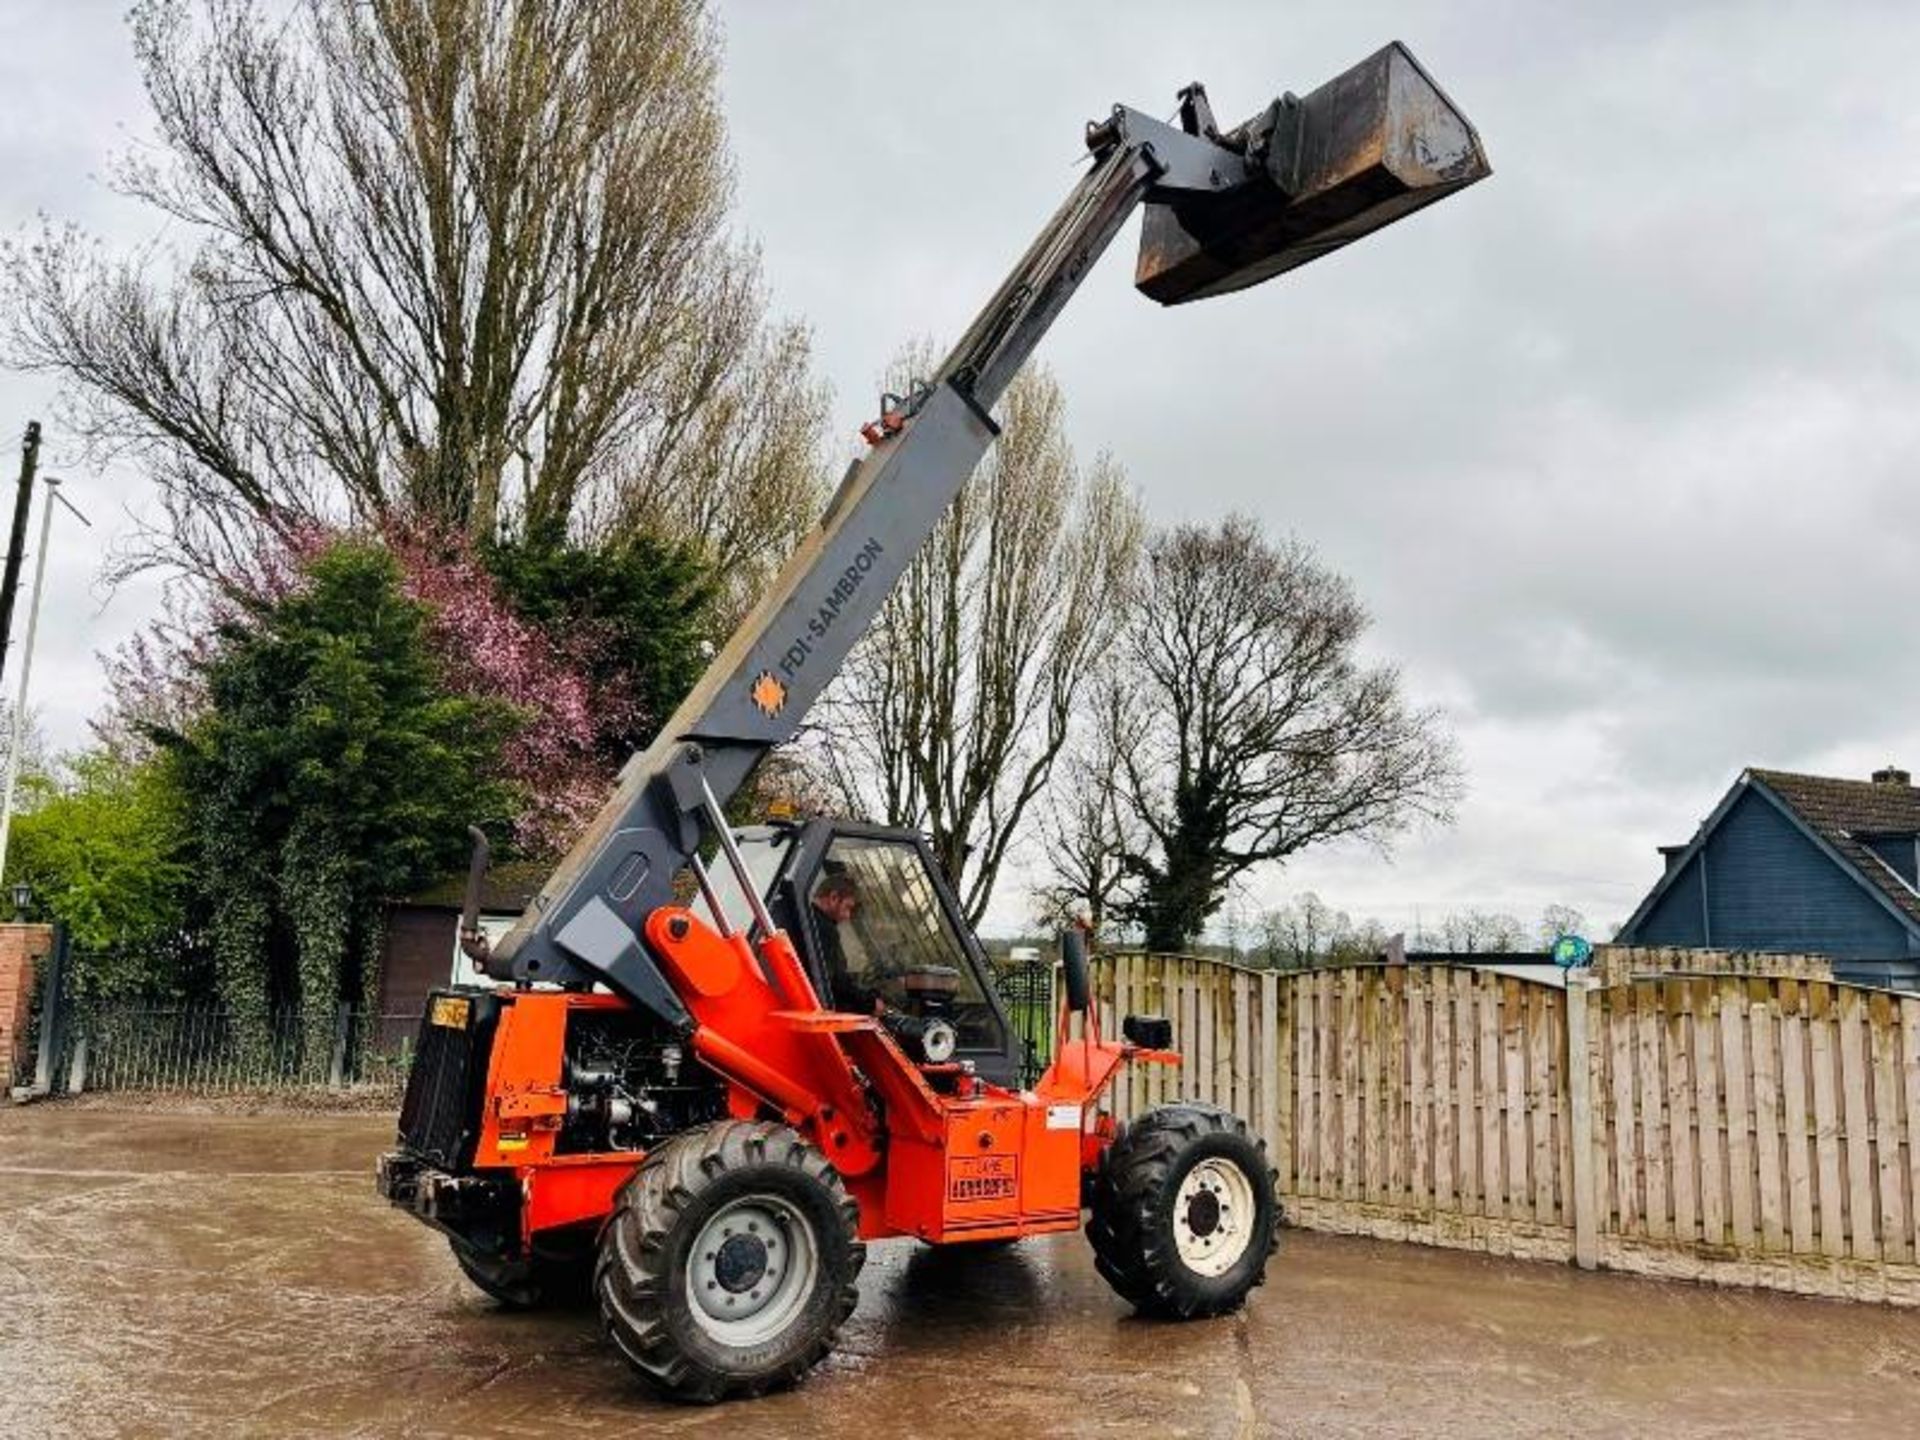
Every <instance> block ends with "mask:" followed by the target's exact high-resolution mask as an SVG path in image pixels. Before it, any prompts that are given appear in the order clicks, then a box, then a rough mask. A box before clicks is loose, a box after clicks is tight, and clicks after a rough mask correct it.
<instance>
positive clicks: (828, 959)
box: [813, 861, 880, 1015]
mask: <svg viewBox="0 0 1920 1440" xmlns="http://www.w3.org/2000/svg"><path fill="white" fill-rule="evenodd" d="M859 913H860V888H859V886H857V885H855V884H854V883H853V877H852V876H851V875H849V874H848V873H847V872H846V871H845V870H844V869H842V868H840V867H837V866H835V865H834V864H833V862H831V861H829V862H828V863H827V869H826V873H825V874H824V875H822V876H821V878H820V883H819V884H818V885H816V886H815V887H814V890H813V931H814V934H815V935H816V936H818V937H819V942H820V968H821V970H822V972H824V973H825V975H826V977H827V985H828V987H829V988H830V989H831V990H832V991H833V1000H832V1003H833V1006H834V1008H835V1009H838V1010H842V1011H846V1012H848V1013H851V1014H855V1015H871V1014H872V1013H873V1007H874V1002H875V1001H876V1000H878V999H880V995H879V993H878V992H877V991H875V990H872V989H869V988H868V987H867V986H866V985H865V984H863V983H862V980H863V978H864V977H863V976H862V975H861V974H860V973H859V970H857V969H856V967H855V966H854V965H853V964H852V963H851V962H850V961H849V960H848V958H847V944H846V937H845V936H844V935H843V934H842V933H841V927H842V926H844V925H850V924H852V923H853V917H854V916H855V915H857V914H859ZM854 943H855V944H856V945H858V944H859V943H860V942H859V939H858V937H857V936H856V937H855V939H854ZM863 948H864V947H863Z"/></svg>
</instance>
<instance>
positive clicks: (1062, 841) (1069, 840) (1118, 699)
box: [1034, 675, 1148, 941]
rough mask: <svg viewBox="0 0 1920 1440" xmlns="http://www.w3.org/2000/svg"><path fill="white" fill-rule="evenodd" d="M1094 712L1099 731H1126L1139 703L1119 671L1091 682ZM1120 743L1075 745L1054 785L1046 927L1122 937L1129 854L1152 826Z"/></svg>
mask: <svg viewBox="0 0 1920 1440" xmlns="http://www.w3.org/2000/svg"><path fill="white" fill-rule="evenodd" d="M1087 689H1088V691H1089V692H1090V698H1091V705H1090V707H1089V708H1090V709H1091V710H1092V712H1093V713H1092V714H1091V715H1089V716H1087V717H1085V718H1084V721H1083V723H1082V725H1081V728H1082V730H1083V732H1084V733H1085V734H1088V735H1091V736H1093V737H1105V736H1112V735H1115V734H1117V733H1121V732H1122V730H1123V729H1124V727H1125V725H1126V724H1127V720H1128V717H1129V715H1130V714H1131V707H1130V706H1129V705H1128V704H1127V699H1126V695H1125V691H1124V689H1123V688H1122V686H1121V685H1120V684H1119V683H1116V681H1115V679H1114V677H1112V676H1111V675H1108V676H1105V677H1103V678H1102V679H1101V680H1099V681H1097V682H1096V683H1094V684H1091V685H1089V686H1088V687H1087ZM1122 779H1123V777H1122V774H1121V766H1120V747H1118V746H1116V745H1114V744H1111V743H1100V741H1099V740H1098V739H1097V738H1096V739H1095V741H1094V743H1090V744H1089V743H1083V744H1080V745H1078V746H1070V748H1069V750H1068V751H1067V753H1066V755H1065V760H1064V764H1063V765H1062V766H1061V767H1060V768H1059V769H1058V770H1057V771H1056V774H1055V777H1054V779H1053V782H1052V784H1051V785H1049V787H1048V793H1047V802H1046V819H1045V823H1044V826H1043V828H1042V835H1043V837H1044V846H1045V852H1044V853H1045V856H1046V868H1045V871H1044V873H1043V878H1042V879H1041V880H1040V881H1039V883H1038V884H1037V885H1036V886H1035V888H1034V901H1035V910H1036V915H1037V918H1038V919H1039V921H1040V922H1041V924H1042V925H1043V926H1044V927H1045V928H1049V929H1054V928H1062V927H1064V926H1066V925H1070V924H1084V925H1085V926H1086V928H1087V931H1088V933H1089V934H1090V935H1091V936H1092V937H1093V938H1094V939H1095V940H1096V941H1103V940H1112V939H1116V938H1118V932H1119V931H1120V930H1121V929H1122V922H1121V920H1120V916H1119V911H1120V906H1121V904H1122V902H1123V901H1124V900H1125V898H1126V895H1127V886H1128V874H1127V869H1126V865H1125V863H1124V861H1123V858H1122V857H1123V856H1125V855H1126V854H1128V853H1129V852H1132V851H1136V850H1138V849H1140V848H1141V847H1142V846H1143V845H1145V844H1146V843H1147V838H1148V837H1147V835H1146V832H1145V829H1144V827H1143V826H1142V825H1141V824H1140V822H1139V820H1138V819H1137V818H1136V817H1135V815H1134V813H1133V809H1132V807H1131V806H1129V805H1127V804H1126V803H1124V799H1123V796H1124V794H1125V791H1124V788H1123V786H1122Z"/></svg>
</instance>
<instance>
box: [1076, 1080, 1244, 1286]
mask: <svg viewBox="0 0 1920 1440" xmlns="http://www.w3.org/2000/svg"><path fill="white" fill-rule="evenodd" d="M1277 1178H1278V1177H1277V1176H1276V1175H1275V1173H1274V1171H1273V1169H1272V1167H1271V1166H1269V1165H1268V1164H1267V1155H1266V1148H1265V1146H1263V1145H1262V1144H1261V1143H1260V1142H1259V1141H1257V1140H1256V1139H1254V1138H1253V1136H1252V1134H1250V1133H1249V1131H1248V1129H1247V1124H1246V1122H1245V1121H1244V1120H1242V1119H1240V1118H1239V1116H1237V1115H1233V1114H1230V1113H1229V1112H1227V1111H1225V1110H1221V1109H1218V1108H1216V1107H1214V1106H1212V1105H1197V1104H1180V1105H1168V1106H1164V1107H1162V1108H1161V1109H1158V1110H1153V1111H1149V1112H1148V1113H1147V1114H1145V1115H1143V1116H1141V1117H1140V1119H1138V1120H1136V1121H1134V1122H1133V1123H1132V1124H1130V1125H1125V1126H1122V1127H1121V1130H1120V1133H1119V1134H1118V1135H1116V1136H1115V1137H1114V1140H1113V1143H1112V1144H1111V1145H1109V1146H1108V1147H1107V1153H1106V1154H1105V1155H1104V1156H1103V1157H1101V1161H1100V1166H1099V1169H1098V1170H1097V1172H1096V1173H1095V1175H1094V1181H1093V1194H1092V1197H1091V1200H1092V1208H1091V1214H1090V1216H1089V1218H1088V1220H1087V1239H1088V1240H1089V1241H1091V1242H1092V1244H1093V1262H1094V1267H1095V1268H1096V1269H1097V1270H1099V1272H1100V1274H1101V1275H1102V1276H1103V1277H1104V1278H1105V1279H1106V1281H1107V1283H1108V1284H1109V1285H1111V1286H1113V1288H1114V1289H1115V1291H1117V1292H1118V1293H1119V1295H1120V1296H1121V1298H1122V1299H1124V1300H1127V1301H1129V1302H1131V1303H1132V1304H1133V1306H1134V1308H1135V1309H1137V1310H1139V1311H1141V1312H1142V1313H1143V1314H1148V1315H1157V1316H1163V1317H1166V1318H1169V1319H1176V1320H1194V1319H1200V1318H1202V1317H1204V1316H1209V1315H1223V1314H1225V1313H1226V1312H1228V1311H1230V1310H1236V1309H1238V1308H1239V1307H1240V1304H1241V1302H1242V1301H1244V1300H1245V1299H1246V1298H1247V1292H1248V1291H1249V1290H1251V1289H1252V1288H1253V1287H1254V1286H1256V1285H1258V1284H1261V1283H1262V1282H1263V1281H1264V1280H1265V1279H1266V1272H1267V1259H1268V1257H1269V1256H1271V1255H1272V1254H1273V1252H1274V1250H1275V1249H1276V1248H1278V1246H1279V1243H1280V1219H1281V1216H1280V1201H1279V1197H1278V1195H1276V1193H1275V1191H1274V1182H1275V1180H1276V1179H1277Z"/></svg>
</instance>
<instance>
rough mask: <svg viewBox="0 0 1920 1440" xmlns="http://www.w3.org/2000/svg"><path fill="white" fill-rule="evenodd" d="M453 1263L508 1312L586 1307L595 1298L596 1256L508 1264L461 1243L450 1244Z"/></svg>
mask: <svg viewBox="0 0 1920 1440" xmlns="http://www.w3.org/2000/svg"><path fill="white" fill-rule="evenodd" d="M448 1245H449V1248H450V1249H451V1250H452V1251H453V1258H454V1263H456V1264H457V1265H459V1267H460V1272H461V1273H462V1274H463V1275H465V1276H466V1277H467V1279H468V1280H470V1281H472V1282H473V1285H474V1288H475V1289H477V1290H479V1291H480V1292H481V1293H482V1294H484V1295H487V1296H488V1297H490V1298H491V1299H493V1300H495V1301H498V1302H499V1303H500V1304H501V1305H502V1306H504V1307H505V1308H507V1309H508V1310H544V1309H549V1308H562V1307H568V1306H576V1305H585V1304H586V1303H587V1302H588V1301H590V1300H591V1299H592V1298H593V1252H592V1251H591V1250H585V1251H582V1252H580V1253H578V1254H571V1253H570V1254H565V1255H545V1254H535V1255H533V1256H531V1257H527V1258H522V1259H517V1260H508V1259H504V1258H502V1257H501V1256H498V1255H488V1254H485V1253H483V1252H482V1251H479V1250H475V1249H473V1248H471V1247H470V1246H466V1245H462V1244H461V1243H460V1242H459V1241H458V1240H452V1241H449V1242H448Z"/></svg>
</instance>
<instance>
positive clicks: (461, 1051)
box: [400, 992, 498, 1170]
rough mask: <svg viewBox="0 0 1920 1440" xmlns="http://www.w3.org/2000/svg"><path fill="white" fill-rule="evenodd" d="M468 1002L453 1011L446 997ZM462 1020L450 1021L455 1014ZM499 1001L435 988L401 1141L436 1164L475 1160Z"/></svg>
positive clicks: (410, 1078) (403, 1110)
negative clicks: (481, 1108)
mask: <svg viewBox="0 0 1920 1440" xmlns="http://www.w3.org/2000/svg"><path fill="white" fill-rule="evenodd" d="M448 1000H459V1001H464V1002H466V1003H464V1004H461V1005H459V1006H458V1007H457V1008H456V1009H454V1010H453V1011H451V1012H449V1010H448V1008H447V1006H446V1004H445V1003H444V1001H448ZM450 1013H451V1014H455V1015H458V1016H460V1017H461V1019H462V1020H463V1021H464V1023H462V1024H457V1025H455V1024H447V1023H445V1022H446V1020H447V1019H448V1018H449V1014H450ZM497 1013H498V1003H497V1002H496V1001H494V999H493V997H492V996H489V995H484V994H473V993H467V994H464V995H457V996H456V995H448V994H445V993H444V992H435V994H434V995H432V996H429V997H428V1001H427V1013H426V1014H425V1015H424V1016H422V1017H421V1020H420V1044H419V1048H418V1049H417V1050H416V1051H415V1052H414V1058H413V1069H412V1070H411V1071H410V1072H409V1073H408V1075H407V1094H406V1098H405V1099H404V1100H403V1101H402V1102H401V1105H400V1144H401V1145H402V1146H403V1147H404V1148H405V1149H407V1150H409V1151H411V1152H412V1153H413V1154H415V1155H417V1156H419V1157H420V1158H421V1159H422V1160H425V1161H426V1162H427V1163H429V1164H430V1165H433V1166H435V1167H437V1168H439V1169H442V1170H459V1169H462V1168H464V1167H465V1166H466V1165H467V1164H469V1163H470V1162H471V1161H472V1159H473V1142H474V1139H475V1137H476V1135H477V1133H478V1130H479V1124H480V1098H481V1097H480V1094H479V1089H480V1086H481V1085H482V1084H483V1083H484V1082H485V1080H486V1071H487V1049H488V1041H489V1040H490V1039H491V1037H492V1033H493V1018H494V1016H495V1014H497Z"/></svg>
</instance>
